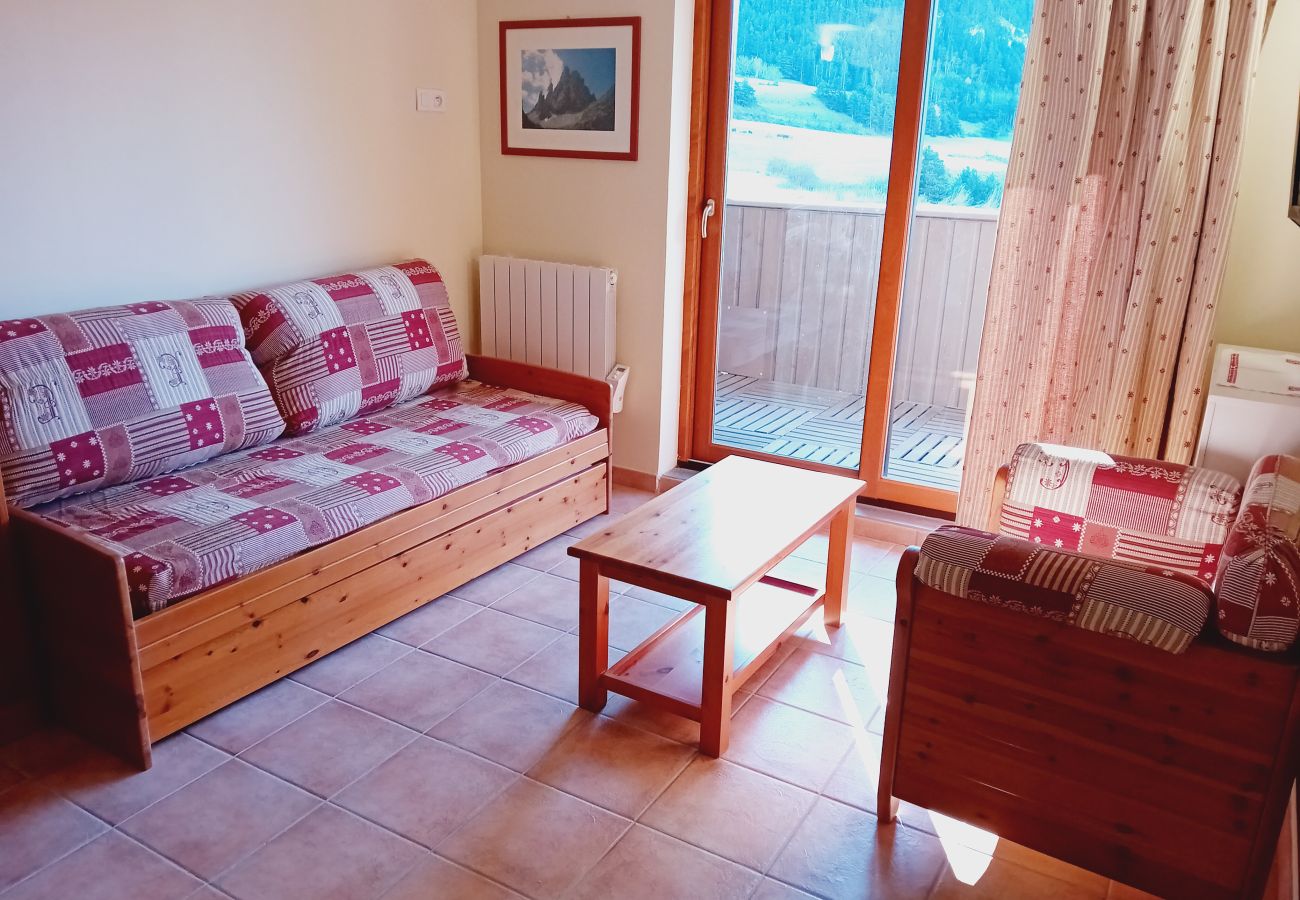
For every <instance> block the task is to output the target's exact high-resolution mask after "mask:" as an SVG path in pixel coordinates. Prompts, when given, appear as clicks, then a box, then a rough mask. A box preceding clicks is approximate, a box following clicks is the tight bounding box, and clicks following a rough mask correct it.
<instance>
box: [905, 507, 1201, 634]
mask: <svg viewBox="0 0 1300 900" xmlns="http://www.w3.org/2000/svg"><path fill="white" fill-rule="evenodd" d="M916 577H917V579H919V580H920V581H921V583H922V584H926V585H928V586H930V587H932V588H935V589H936V590H940V591H943V592H944V593H947V594H952V595H953V596H955V597H965V598H969V599H971V600H978V601H980V602H982V603H988V604H991V605H993V606H1001V607H1004V608H1006V609H1012V610H1017V611H1019V612H1025V613H1030V614H1032V615H1036V616H1041V617H1043V618H1046V619H1052V620H1054V621H1057V622H1063V623H1066V624H1069V625H1075V626H1077V627H1079V628H1083V629H1086V630H1088V631H1097V632H1101V633H1102V634H1110V635H1114V636H1116V637H1122V638H1127V639H1129V640H1134V641H1138V642H1140V643H1143V644H1149V645H1151V646H1153V647H1158V648H1160V649H1162V650H1168V651H1170V652H1173V653H1182V652H1183V651H1184V650H1186V649H1187V645H1188V644H1190V643H1191V642H1192V639H1193V638H1195V637H1196V636H1197V635H1198V634H1199V633H1200V631H1201V629H1202V628H1203V627H1204V626H1205V620H1206V618H1207V617H1208V615H1209V611H1210V606H1211V604H1212V603H1213V602H1214V595H1213V594H1211V593H1210V589H1209V587H1207V586H1206V585H1205V584H1204V583H1203V582H1201V581H1200V579H1199V578H1198V577H1196V576H1190V575H1185V574H1180V573H1173V572H1170V571H1168V570H1167V569H1164V568H1161V567H1149V566H1141V565H1135V564H1132V563H1127V562H1118V561H1115V560H1108V559H1097V558H1095V557H1091V556H1086V555H1084V554H1082V553H1076V552H1073V551H1067V550H1058V549H1056V548H1055V547H1053V546H1051V545H1050V544H1045V543H1034V542H1032V541H1027V540H1024V539H1022V538H1015V537H1007V536H1005V535H997V534H993V533H991V532H987V531H979V530H977V529H974V528H962V527H960V526H957V525H945V526H944V527H942V528H940V529H938V530H937V531H935V532H933V533H932V534H930V536H929V537H927V538H926V539H925V542H924V543H923V544H922V545H921V556H920V560H919V561H918V562H917V566H916Z"/></svg>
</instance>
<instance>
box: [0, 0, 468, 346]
mask: <svg viewBox="0 0 1300 900" xmlns="http://www.w3.org/2000/svg"><path fill="white" fill-rule="evenodd" d="M476 28H477V15H476V10H475V3H474V0H364V2H361V0H183V2H177V0H112V2H105V0H0V85H3V90H0V317H5V316H14V315H22V314H30V313H34V312H49V311H57V310H65V309H74V308H78V307H84V306H93V305H99V304H104V303H114V302H121V301H126V300H137V299H161V298H167V297H172V298H178V297H186V296H193V295H196V294H203V293H217V292H226V291H231V290H235V289H240V288H248V287H254V286H259V285H265V284H268V283H272V282H276V281H281V280H285V279H291V278H298V277H308V276H314V275H324V274H329V273H331V272H333V271H336V270H339V269H347V268H353V267H358V266H364V265H367V264H378V263H383V262H389V261H393V260H396V259H400V258H405V257H409V256H416V255H425V256H428V257H429V258H430V259H431V260H432V261H433V262H434V263H435V264H436V265H438V266H439V268H440V269H442V270H443V274H444V276H445V278H446V280H447V282H448V286H449V287H450V289H451V293H452V297H453V302H454V304H455V307H456V310H457V313H458V315H459V317H460V319H461V321H462V322H465V323H466V324H467V329H466V330H468V331H472V322H470V320H468V319H467V314H468V312H469V311H470V310H471V309H472V308H473V304H472V303H471V288H472V285H473V281H472V278H471V271H472V267H473V265H474V259H475V258H476V256H477V254H478V251H479V246H480V243H481V239H482V219H481V209H480V191H479V146H478V138H479V126H478V115H479V104H478V65H477V59H476V57H477V53H478V47H477V42H476ZM417 86H423V87H441V88H444V89H446V90H447V91H448V92H449V111H447V112H445V113H442V114H428V113H417V112H416V111H415V89H416V87H417Z"/></svg>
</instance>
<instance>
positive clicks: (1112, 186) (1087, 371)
mask: <svg viewBox="0 0 1300 900" xmlns="http://www.w3.org/2000/svg"><path fill="white" fill-rule="evenodd" d="M1263 25H1264V8H1263V3H1262V2H1245V0H1217V2H1215V0H1136V2H1123V0H1118V2H1113V3H1112V2H1107V0H1039V7H1038V10H1037V18H1036V20H1035V22H1034V25H1033V30H1032V33H1031V34H1030V39H1029V51H1028V55H1027V57H1026V60H1025V74H1024V86H1023V88H1022V93H1021V97H1020V110H1019V116H1018V118H1017V121H1016V130H1015V137H1014V139H1013V143H1012V148H1011V163H1010V166H1009V168H1008V171H1007V181H1006V190H1005V195H1004V198H1003V202H1002V218H1001V224H1000V226H999V228H998V242H997V248H996V251H995V254H994V266H993V276H992V280H991V283H990V285H989V299H988V312H987V316H986V319H985V323H984V338H983V344H982V346H981V350H980V362H979V371H978V375H977V379H976V388H975V397H974V400H973V409H972V411H971V422H970V430H969V435H968V442H967V449H966V463H965V472H964V475H963V479H962V491H961V498H960V501H959V505H958V520H959V521H961V522H963V523H966V524H972V525H978V524H980V523H983V522H985V521H987V515H988V505H989V494H990V491H991V489H992V483H993V476H994V473H995V472H996V471H997V468H998V466H1000V465H1002V464H1003V463H1005V462H1006V461H1007V460H1008V459H1009V458H1010V456H1011V451H1012V450H1013V449H1014V448H1015V446H1016V445H1017V444H1019V443H1021V442H1023V441H1030V440H1039V441H1049V442H1055V443H1062V444H1070V445H1075V446H1081V447H1089V448H1096V449H1101V450H1105V451H1107V452H1111V453H1122V454H1129V455H1135V456H1146V457H1159V458H1164V459H1169V460H1173V461H1178V462H1186V461H1187V460H1188V459H1189V458H1190V456H1191V452H1192V446H1193V443H1194V440H1195V436H1196V430H1197V428H1198V427H1199V423H1200V415H1201V410H1202V406H1203V402H1204V400H1203V397H1202V385H1203V383H1204V381H1205V376H1206V367H1207V365H1208V363H1209V348H1210V343H1211V332H1212V327H1213V323H1214V308H1215V299H1216V295H1217V292H1218V288H1219V282H1220V280H1221V278H1222V274H1223V267H1224V263H1225V261H1226V247H1225V243H1226V241H1227V237H1228V231H1229V227H1230V225H1231V220H1232V209H1233V206H1234V204H1235V201H1236V180H1237V168H1238V165H1239V163H1240V159H1241V146H1240V140H1241V136H1242V134H1243V125H1244V118H1245V112H1246V105H1247V100H1248V98H1249V95H1250V88H1251V80H1252V77H1253V74H1254V70H1255V63H1256V59H1257V58H1258V54H1259V47H1260V41H1261V36H1262V33H1263Z"/></svg>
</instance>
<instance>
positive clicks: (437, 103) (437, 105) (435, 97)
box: [415, 88, 447, 112]
mask: <svg viewBox="0 0 1300 900" xmlns="http://www.w3.org/2000/svg"><path fill="white" fill-rule="evenodd" d="M415 108H416V109H417V110H419V111H420V112H442V111H443V110H445V109H446V108H447V95H446V93H444V92H443V91H440V90H437V89H436V88H417V89H416V91H415Z"/></svg>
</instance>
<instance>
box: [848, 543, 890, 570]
mask: <svg viewBox="0 0 1300 900" xmlns="http://www.w3.org/2000/svg"><path fill="white" fill-rule="evenodd" d="M899 546H900V545H899V544H893V543H890V542H889V541H879V540H874V539H872V538H868V537H860V536H856V535H855V536H854V538H853V559H852V560H851V561H850V562H849V567H850V568H851V569H852V570H853V571H854V572H862V573H866V572H867V571H869V570H870V569H871V567H872V566H874V565H875V564H876V563H877V562H879V561H880V560H881V559H882V558H884V557H885V556H888V555H889V554H890V553H891V552H893V551H895V550H897V549H898V548H899Z"/></svg>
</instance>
